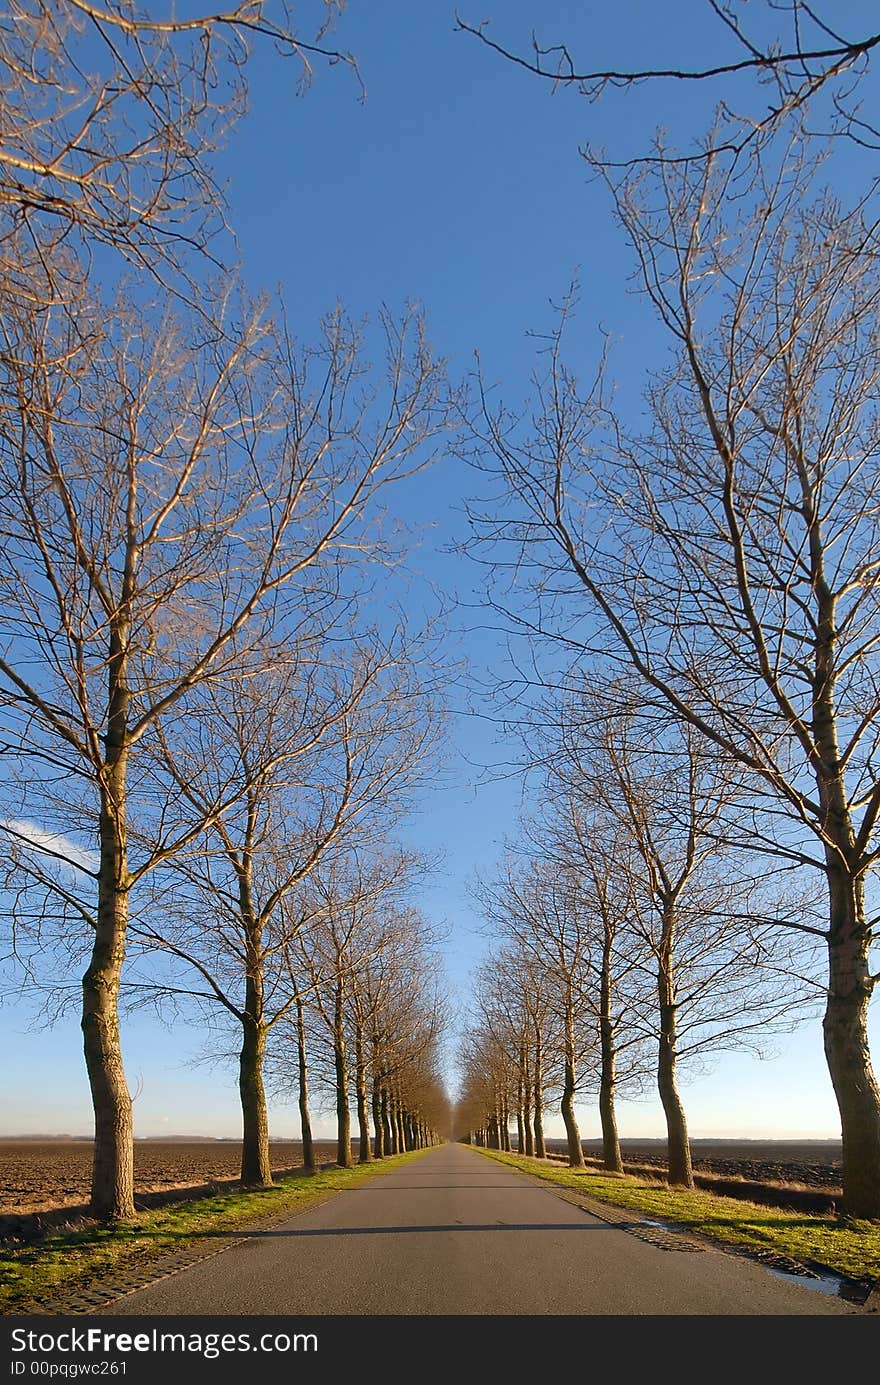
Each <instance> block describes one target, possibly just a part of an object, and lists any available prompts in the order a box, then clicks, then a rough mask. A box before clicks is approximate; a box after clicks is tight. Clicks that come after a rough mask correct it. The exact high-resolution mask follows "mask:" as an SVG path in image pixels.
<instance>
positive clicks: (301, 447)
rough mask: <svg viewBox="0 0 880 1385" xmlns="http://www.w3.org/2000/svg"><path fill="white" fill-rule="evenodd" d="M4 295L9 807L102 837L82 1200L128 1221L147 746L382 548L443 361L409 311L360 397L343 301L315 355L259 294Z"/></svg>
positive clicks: (1, 472) (176, 842) (162, 851)
mask: <svg viewBox="0 0 880 1385" xmlns="http://www.w3.org/2000/svg"><path fill="white" fill-rule="evenodd" d="M6 307H7V311H6V313H5V314H4V317H3V320H2V323H0V330H2V336H0V532H2V535H3V545H2V555H0V590H2V597H3V605H4V619H3V633H2V651H0V684H2V705H3V708H4V719H5V725H4V728H3V746H4V752H5V755H6V758H7V763H8V764H9V766H10V769H11V770H12V771H13V773H12V774H11V775H10V776H9V777H8V779H7V785H6V789H7V797H6V803H5V810H4V816H5V820H6V821H7V823H9V822H20V821H22V820H24V821H28V820H30V821H33V820H36V821H37V822H38V823H42V827H43V828H45V829H48V830H50V831H55V832H62V833H63V832H65V831H67V832H70V831H71V830H73V832H74V834H76V833H77V832H83V831H88V832H89V833H91V832H94V837H91V836H90V837H89V844H90V846H91V845H92V843H94V844H95V846H96V848H97V860H96V865H95V868H94V870H93V871H92V880H93V884H94V890H95V899H94V902H93V904H90V905H89V906H88V908H86V909H85V911H83V909H82V908H80V907H79V906H78V905H77V904H76V903H72V902H71V901H70V900H68V905H69V907H71V908H73V909H74V910H77V909H78V912H79V918H80V920H81V921H87V922H88V924H89V925H90V926H91V927H93V928H94V934H93V948H92V957H91V961H90V963H89V966H88V969H87V971H86V974H85V977H84V981H83V1006H84V1008H83V1033H84V1040H85V1050H86V1061H87V1066H88V1070H89V1080H90V1084H91V1088H92V1095H93V1101H94V1105H95V1115H96V1145H95V1171H94V1182H93V1190H92V1209H93V1211H94V1212H95V1213H96V1214H98V1215H101V1216H108V1217H125V1216H130V1215H131V1214H132V1212H133V1200H132V1198H133V1189H132V1142H131V1141H132V1135H131V1107H130V1100H129V1096H128V1091H127V1087H126V1083H125V1076H124V1072H123V1067H122V1058H121V1051H120V1046H119V1030H118V1017H117V998H118V991H119V984H120V978H121V972H122V965H123V960H124V955H125V941H126V934H127V926H128V913H129V899H130V896H131V893H132V890H133V889H135V888H136V887H137V886H138V885H139V883H140V882H141V881H142V880H143V878H144V877H145V875H146V874H147V873H148V872H150V871H152V870H153V869H154V868H155V867H156V866H157V865H159V864H162V863H164V862H166V861H167V860H168V859H169V858H170V857H171V856H172V855H173V854H174V853H175V852H177V851H178V850H180V849H182V848H183V846H185V845H186V844H187V843H188V842H189V841H190V840H191V835H192V832H193V830H194V828H193V826H192V824H191V823H190V824H187V825H185V827H184V830H183V832H182V834H181V835H180V836H179V837H177V838H175V836H174V833H173V832H171V833H170V834H169V833H166V832H165V831H164V829H162V830H158V835H156V836H155V837H154V840H153V844H152V846H151V848H150V849H148V850H145V851H144V852H143V853H142V854H141V856H140V858H139V859H138V860H137V861H136V862H134V863H132V862H130V860H129V838H128V816H129V795H130V784H131V783H133V784H134V786H135V789H136V790H137V786H138V783H139V779H140V770H139V763H140V760H139V757H140V755H141V748H142V747H146V746H148V745H149V743H150V741H151V739H152V738H153V737H154V736H155V735H156V728H157V726H158V725H159V723H160V721H162V720H167V719H168V718H169V716H170V715H171V714H172V712H173V711H174V709H175V708H176V707H178V705H182V704H183V703H184V702H185V701H186V699H187V698H189V697H191V696H193V695H194V692H195V690H196V689H198V688H199V687H200V686H202V685H205V684H207V683H209V682H211V681H212V680H216V679H220V678H222V677H224V676H225V675H226V674H227V673H228V671H229V669H230V668H231V666H232V665H233V664H234V663H235V662H236V661H237V660H239V659H240V658H241V657H242V655H243V653H245V652H246V651H247V649H248V648H249V647H251V646H252V645H253V644H254V643H255V642H260V641H261V640H262V639H263V638H264V636H265V632H266V630H267V629H270V628H275V629H277V630H278V631H282V632H283V631H285V630H287V631H290V630H292V629H295V628H296V625H297V623H298V622H299V621H300V620H302V618H303V615H304V613H306V612H309V611H313V612H315V611H319V610H321V609H323V608H326V605H327V603H328V602H332V601H334V600H337V599H343V600H344V599H345V597H346V596H347V595H348V596H350V593H347V592H346V588H345V582H346V579H345V572H346V569H347V567H348V565H350V563H351V562H353V561H358V562H361V563H363V562H364V561H367V560H368V559H369V557H370V556H373V557H377V558H381V557H382V555H383V554H384V553H386V552H387V546H385V545H384V544H383V541H382V539H381V537H380V535H379V534H378V532H377V531H376V530H375V528H373V527H371V523H370V516H372V515H375V514H376V501H377V498H378V495H379V493H380V492H382V491H383V490H384V488H385V487H386V486H387V485H388V484H390V483H392V482H394V481H397V480H399V479H401V478H402V477H403V476H405V475H408V474H409V473H410V472H411V471H412V469H413V467H417V466H419V465H421V464H422V463H423V462H424V461H425V460H426V458H427V456H428V453H427V452H426V451H425V445H426V444H427V442H428V440H429V438H430V437H431V435H432V433H433V431H434V429H435V428H436V426H437V425H438V423H439V421H440V413H439V412H438V409H439V406H440V393H439V392H440V388H441V373H440V371H439V368H438V367H437V366H436V364H435V363H434V362H433V360H432V359H431V357H430V354H429V352H428V350H427V347H426V345H425V343H424V339H423V334H422V331H421V328H420V326H419V324H418V323H417V322H416V321H415V320H413V319H412V318H409V319H407V320H406V321H404V322H403V323H402V324H400V325H398V324H395V323H393V322H392V321H391V320H390V319H386V320H385V328H386V334H387V335H386V340H387V345H388V358H387V365H386V376H385V381H386V385H385V386H383V389H386V388H387V392H386V393H385V394H384V396H383V397H381V398H380V397H378V396H377V395H375V394H374V396H373V397H372V398H371V397H370V395H369V393H367V392H366V381H365V380H364V379H363V369H364V368H363V366H362V365H361V363H360V357H359V344H358V340H357V338H356V336H355V334H353V333H352V331H351V330H350V329H349V327H348V326H347V324H346V323H345V321H344V319H343V317H342V315H341V314H339V313H337V314H335V315H334V316H332V317H331V318H330V319H329V320H328V321H327V323H326V330H325V336H324V340H323V342H322V344H321V346H320V347H319V349H318V350H316V351H310V352H301V351H296V350H295V349H294V346H293V344H292V343H291V342H290V340H289V339H288V338H287V336H286V334H285V332H284V330H283V327H279V326H278V325H277V324H274V325H273V323H272V322H271V321H269V320H268V319H267V317H266V315H265V313H264V311H263V310H262V309H256V310H253V311H250V310H247V311H246V312H245V314H244V317H243V322H242V325H240V326H236V325H235V324H234V321H233V310H232V305H231V304H230V305H227V304H225V303H223V302H221V303H217V304H216V305H215V307H214V308H213V309H211V310H208V306H207V303H206V301H205V300H203V305H202V311H201V312H200V313H199V314H198V316H195V317H191V318H189V319H188V320H181V319H180V318H179V317H175V316H174V315H172V314H170V313H168V312H165V313H162V314H156V313H152V312H151V311H150V310H149V308H148V307H147V306H146V305H142V306H139V307H138V308H137V309H135V307H134V306H131V307H129V308H127V307H126V306H125V305H124V304H123V303H122V302H118V303H117V304H116V306H115V307H114V309H113V311H112V312H110V313H108V312H107V311H105V309H104V308H103V306H102V305H101V304H100V303H99V302H97V300H92V303H91V305H89V306H86V305H85V304H83V305H81V307H80V309H79V311H78V312H77V314H76V316H75V318H74V317H73V316H72V314H71V312H70V311H69V306H68V308H66V309H65V310H64V311H57V312H56V311H55V310H54V309H52V308H48V309H45V310H41V311H31V310H27V311H25V310H21V311H19V309H18V308H17V306H16V304H15V303H14V302H12V303H9V304H7V305H6ZM211 321H213V326H211V325H210V322H211ZM441 412H442V411H441ZM22 775H23V778H21V776H22ZM132 775H133V778H132ZM17 776H18V777H17ZM148 799H149V796H148V795H147V796H146V797H144V796H142V799H141V803H140V804H139V807H138V809H137V811H138V813H139V814H143V813H146V812H147V810H148ZM65 804H66V808H65ZM44 810H45V812H44ZM86 824H88V827H86ZM142 825H143V824H142ZM14 830H15V829H14V828H9V827H7V831H14ZM144 830H146V829H145V828H144ZM22 837H23V839H24V845H25V846H26V845H27V841H28V837H27V832H25V833H24V834H21V833H19V839H22ZM62 854H63V853H62ZM42 859H44V858H41V860H42ZM41 869H42V867H41ZM54 883H55V884H56V885H58V883H59V878H58V877H57V876H56V877H55V878H54Z"/></svg>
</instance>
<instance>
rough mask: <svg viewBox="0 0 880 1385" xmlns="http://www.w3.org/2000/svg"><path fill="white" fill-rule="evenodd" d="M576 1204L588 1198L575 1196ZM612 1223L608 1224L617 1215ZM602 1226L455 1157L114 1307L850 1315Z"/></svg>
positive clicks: (646, 1236) (651, 1238)
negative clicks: (578, 1199) (580, 1199)
mask: <svg viewBox="0 0 880 1385" xmlns="http://www.w3.org/2000/svg"><path fill="white" fill-rule="evenodd" d="M569 1197H571V1198H573V1199H574V1201H571V1200H569ZM606 1217H607V1220H606V1219H605V1218H606ZM699 1245H700V1243H697V1242H693V1241H688V1240H687V1238H685V1237H679V1236H676V1235H675V1234H673V1233H671V1232H669V1231H668V1230H667V1231H665V1232H664V1231H663V1230H662V1229H658V1228H655V1227H652V1226H651V1225H650V1224H646V1223H645V1222H644V1221H640V1220H639V1218H638V1216H637V1215H636V1214H630V1213H616V1212H615V1211H614V1210H613V1209H610V1208H609V1209H606V1210H604V1211H603V1212H602V1215H601V1216H596V1215H592V1214H591V1213H589V1212H587V1211H585V1210H583V1209H582V1208H581V1207H580V1206H578V1205H577V1194H576V1193H572V1194H569V1193H568V1192H566V1194H565V1196H562V1195H561V1193H560V1192H557V1191H554V1189H553V1188H552V1187H551V1186H550V1185H549V1184H547V1183H542V1182H539V1181H538V1180H535V1179H531V1178H529V1177H527V1176H525V1175H523V1174H521V1173H518V1172H515V1171H514V1170H513V1169H511V1168H509V1167H506V1166H504V1165H502V1164H499V1163H496V1162H495V1161H494V1160H490V1159H487V1158H485V1157H484V1156H483V1155H481V1154H478V1153H476V1151H474V1150H472V1149H468V1148H467V1147H465V1146H462V1145H444V1146H441V1147H439V1148H437V1149H432V1150H430V1151H429V1152H428V1153H427V1154H425V1155H423V1156H422V1157H421V1158H420V1159H416V1160H413V1161H412V1162H411V1163H408V1164H406V1165H404V1166H402V1167H400V1168H397V1169H395V1170H393V1171H392V1172H389V1173H387V1174H383V1175H381V1176H379V1177H377V1178H375V1179H373V1180H372V1181H370V1182H369V1183H367V1184H365V1185H364V1186H363V1187H360V1188H355V1189H352V1190H350V1191H347V1192H344V1193H342V1194H340V1195H339V1196H336V1197H333V1198H332V1199H330V1200H329V1201H328V1202H325V1203H322V1204H320V1205H318V1206H315V1207H312V1208H311V1209H309V1210H307V1211H304V1212H301V1213H299V1214H297V1215H295V1216H293V1217H292V1218H291V1220H290V1221H289V1222H288V1223H286V1224H284V1225H283V1226H280V1227H273V1228H272V1229H271V1230H267V1231H262V1232H259V1231H258V1232H243V1233H242V1236H241V1240H240V1241H239V1242H237V1243H236V1244H234V1245H233V1246H232V1247H231V1248H230V1249H227V1250H225V1251H223V1252H222V1253H221V1254H219V1255H215V1256H213V1257H212V1258H211V1259H208V1260H205V1261H203V1262H202V1263H200V1264H196V1265H192V1266H190V1267H189V1268H187V1269H184V1270H181V1271H180V1272H179V1273H177V1274H172V1275H169V1276H167V1277H166V1278H164V1279H161V1280H159V1281H157V1282H155V1283H153V1284H151V1285H149V1286H148V1287H146V1288H143V1289H139V1290H137V1291H136V1292H134V1293H130V1294H126V1295H125V1296H123V1297H122V1298H119V1299H117V1300H116V1301H115V1302H114V1303H113V1304H111V1305H107V1306H104V1307H102V1308H101V1310H100V1311H101V1315H102V1317H103V1316H105V1315H107V1314H117V1315H140V1314H144V1315H153V1314H163V1313H172V1314H182V1313H197V1314H202V1313H205V1314H212V1315H215V1314H216V1315H227V1314H242V1313H243V1314H295V1315H303V1316H309V1315H312V1314H337V1313H338V1314H420V1315H425V1314H435V1313H442V1314H447V1313H448V1314H463V1313H464V1314H492V1315H496V1314H548V1313H555V1314H633V1315H644V1314H654V1315H657V1314H663V1315H667V1314H798V1315H811V1316H813V1315H816V1314H823V1315H826V1314H841V1313H854V1312H858V1311H859V1310H858V1308H856V1307H854V1306H853V1305H851V1304H848V1303H846V1302H845V1301H844V1300H842V1299H840V1298H837V1297H835V1296H833V1295H831V1294H827V1293H820V1292H817V1291H816V1289H815V1288H813V1289H810V1288H808V1287H805V1285H806V1284H809V1283H812V1282H813V1281H809V1280H808V1281H804V1283H794V1282H790V1281H789V1280H786V1279H782V1278H780V1277H779V1276H778V1275H776V1274H774V1273H773V1272H772V1271H771V1270H769V1269H767V1268H765V1267H764V1266H763V1265H760V1264H758V1263H756V1262H753V1261H750V1260H747V1259H745V1258H744V1257H741V1256H738V1255H731V1254H728V1253H725V1252H723V1251H720V1250H717V1251H716V1250H714V1249H708V1250H707V1249H700V1248H699Z"/></svg>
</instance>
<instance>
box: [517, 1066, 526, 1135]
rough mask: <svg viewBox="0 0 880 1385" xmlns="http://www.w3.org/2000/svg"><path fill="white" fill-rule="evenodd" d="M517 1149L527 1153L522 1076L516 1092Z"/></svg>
mask: <svg viewBox="0 0 880 1385" xmlns="http://www.w3.org/2000/svg"><path fill="white" fill-rule="evenodd" d="M516 1149H517V1153H518V1154H525V1149H526V1121H525V1106H524V1097H523V1080H522V1077H520V1079H519V1082H518V1084H517V1092H516Z"/></svg>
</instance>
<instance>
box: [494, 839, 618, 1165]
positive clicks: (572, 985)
mask: <svg viewBox="0 0 880 1385" xmlns="http://www.w3.org/2000/svg"><path fill="white" fill-rule="evenodd" d="M478 897H479V900H480V904H481V908H482V911H483V914H484V917H485V918H486V920H487V921H488V922H489V923H490V924H491V926H492V927H493V929H495V930H496V931H497V933H498V934H499V936H500V937H503V938H505V939H507V940H509V941H510V942H513V943H515V944H516V946H517V948H518V949H520V950H521V951H522V952H524V953H525V954H527V955H528V956H530V957H531V959H532V960H533V962H534V964H535V966H536V967H537V969H538V970H539V971H541V972H543V973H544V975H545V977H546V982H547V990H546V993H547V997H548V1002H549V1004H548V1009H549V1012H550V1014H551V1015H555V1018H556V1022H557V1023H556V1025H555V1026H554V1029H555V1035H554V1037H556V1040H557V1043H558V1052H559V1059H560V1066H561V1071H562V1084H561V1085H562V1095H561V1103H560V1107H561V1112H562V1119H563V1122H564V1124H565V1133H566V1140H567V1145H568V1161H569V1164H570V1165H571V1166H572V1167H573V1168H581V1167H582V1166H583V1162H584V1155H583V1147H582V1144H581V1137H580V1131H579V1129H578V1122H577V1115H576V1113H575V1109H574V1107H575V1097H576V1095H577V1092H578V1090H579V1086H580V1084H581V1078H582V1074H581V1072H580V1068H581V1064H582V1062H583V1060H584V1059H585V1057H586V1055H587V1054H589V1053H591V1052H592V1050H593V1049H594V1048H595V1042H596V1035H595V1029H594V1027H593V1026H592V1025H591V1024H590V1023H589V1020H588V1018H587V1017H588V1014H589V1010H588V1007H587V1006H586V1005H585V1004H584V993H585V991H586V990H587V989H588V987H589V984H590V982H589V970H590V950H591V948H592V946H593V945H594V943H595V939H594V937H593V936H592V934H591V930H590V929H589V927H588V926H587V923H586V914H587V910H586V907H585V898H584V894H583V890H582V888H581V881H580V879H579V877H578V875H577V874H576V873H575V872H574V871H572V870H570V869H567V868H566V867H565V866H561V867H557V866H556V865H551V864H549V863H547V862H545V861H543V860H540V859H532V860H530V861H528V863H527V864H526V865H525V866H521V865H517V864H514V863H513V861H509V862H508V863H507V864H506V865H505V866H504V867H502V870H501V871H500V872H499V875H498V879H497V882H496V883H494V884H489V885H486V886H481V887H479V890H478ZM546 1076H547V1071H546V1069H545V1071H544V1078H546Z"/></svg>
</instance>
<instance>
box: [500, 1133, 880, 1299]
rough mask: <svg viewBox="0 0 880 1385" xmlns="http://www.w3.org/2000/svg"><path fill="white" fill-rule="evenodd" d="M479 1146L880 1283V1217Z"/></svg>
mask: <svg viewBox="0 0 880 1385" xmlns="http://www.w3.org/2000/svg"><path fill="white" fill-rule="evenodd" d="M477 1152H478V1153H479V1154H485V1155H486V1156H487V1157H488V1158H490V1159H496V1160H498V1162H499V1163H502V1164H510V1165H512V1166H513V1168H516V1169H521V1170H522V1172H523V1173H530V1174H533V1175H534V1176H535V1177H537V1178H543V1179H546V1180H547V1181H548V1182H550V1183H556V1184H559V1185H560V1186H561V1187H563V1188H575V1189H576V1190H577V1191H578V1192H579V1193H583V1195H584V1196H585V1197H591V1198H595V1199H596V1201H597V1202H606V1203H609V1204H610V1205H611V1206H613V1207H625V1208H630V1209H631V1210H633V1211H636V1212H643V1213H645V1214H647V1215H648V1216H651V1217H659V1218H662V1219H663V1220H665V1221H669V1222H675V1223H676V1225H678V1226H684V1227H687V1228H688V1230H689V1231H694V1232H697V1233H699V1234H700V1235H701V1236H709V1237H711V1238H712V1239H713V1240H716V1241H724V1242H725V1243H726V1244H727V1245H730V1246H739V1247H740V1248H742V1249H743V1250H745V1251H751V1252H752V1253H755V1252H758V1253H761V1254H763V1255H764V1256H765V1257H767V1256H774V1257H779V1258H780V1259H783V1260H793V1261H796V1262H797V1263H798V1264H802V1265H807V1266H808V1267H812V1268H816V1267H824V1268H826V1269H829V1270H834V1271H835V1272H836V1273H837V1274H842V1275H845V1276H846V1277H847V1278H849V1279H855V1280H858V1281H860V1282H861V1283H869V1284H877V1283H878V1282H880V1225H878V1224H877V1223H876V1222H868V1221H862V1222H860V1221H847V1220H845V1219H836V1218H835V1217H831V1216H818V1215H816V1216H811V1215H808V1214H806V1213H803V1212H793V1211H790V1210H789V1209H788V1208H784V1209H783V1208H774V1207H765V1206H762V1205H759V1204H758V1203H754V1202H743V1201H741V1200H740V1199H739V1198H731V1197H723V1196H721V1195H719V1194H718V1193H709V1192H704V1191H703V1190H702V1189H691V1188H670V1187H669V1186H668V1185H667V1184H666V1183H663V1182H661V1181H660V1180H656V1181H655V1180H652V1179H645V1178H637V1177H635V1176H634V1175H632V1174H617V1175H614V1174H606V1173H592V1172H580V1171H578V1170H576V1169H567V1168H560V1166H559V1165H558V1164H553V1165H548V1164H547V1163H545V1161H544V1160H543V1159H530V1158H528V1156H526V1155H520V1154H502V1153H500V1152H499V1151H498V1150H494V1149H479V1150H478V1151H477Z"/></svg>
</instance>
